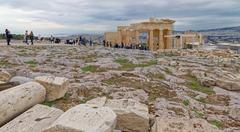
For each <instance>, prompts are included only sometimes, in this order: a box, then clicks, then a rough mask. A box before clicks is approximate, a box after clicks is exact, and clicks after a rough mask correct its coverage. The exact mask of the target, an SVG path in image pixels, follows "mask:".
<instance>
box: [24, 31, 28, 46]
mask: <svg viewBox="0 0 240 132" xmlns="http://www.w3.org/2000/svg"><path fill="white" fill-rule="evenodd" d="M24 42H25V43H26V44H27V45H28V31H27V30H26V32H25V34H24Z"/></svg>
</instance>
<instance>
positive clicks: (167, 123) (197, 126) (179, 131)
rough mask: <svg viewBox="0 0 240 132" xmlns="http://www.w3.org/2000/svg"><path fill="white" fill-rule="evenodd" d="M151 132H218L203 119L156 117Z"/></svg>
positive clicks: (218, 131)
mask: <svg viewBox="0 0 240 132" xmlns="http://www.w3.org/2000/svg"><path fill="white" fill-rule="evenodd" d="M151 132H220V130H218V129H217V128H216V127H214V126H212V125H211V124H209V123H208V122H207V121H205V120H203V119H190V120H186V119H184V118H161V117H157V118H156V121H155V124H154V126H153V127H152V130H151Z"/></svg>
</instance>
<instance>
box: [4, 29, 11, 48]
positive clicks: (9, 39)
mask: <svg viewBox="0 0 240 132" xmlns="http://www.w3.org/2000/svg"><path fill="white" fill-rule="evenodd" d="M5 36H6V40H7V45H10V42H11V38H12V35H11V34H10V31H9V30H8V29H6V30H5Z"/></svg>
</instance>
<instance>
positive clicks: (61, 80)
mask: <svg viewBox="0 0 240 132" xmlns="http://www.w3.org/2000/svg"><path fill="white" fill-rule="evenodd" d="M35 81H36V82H38V83H40V84H42V85H43V86H44V87H45V88H46V90H47V94H46V100H48V101H54V100H57V99H60V98H62V97H63V96H64V95H65V94H66V92H67V90H68V86H69V81H68V79H67V78H65V77H54V76H39V77H36V78H35Z"/></svg>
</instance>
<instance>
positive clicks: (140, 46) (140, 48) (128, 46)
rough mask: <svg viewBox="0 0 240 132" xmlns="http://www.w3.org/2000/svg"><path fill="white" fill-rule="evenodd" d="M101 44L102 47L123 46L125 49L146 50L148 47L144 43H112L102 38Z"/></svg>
mask: <svg viewBox="0 0 240 132" xmlns="http://www.w3.org/2000/svg"><path fill="white" fill-rule="evenodd" d="M103 46H104V47H110V48H125V49H139V50H148V47H147V46H146V45H145V44H137V45H136V44H130V45H127V44H124V43H123V42H121V44H118V43H116V44H112V42H109V41H106V40H103Z"/></svg>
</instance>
